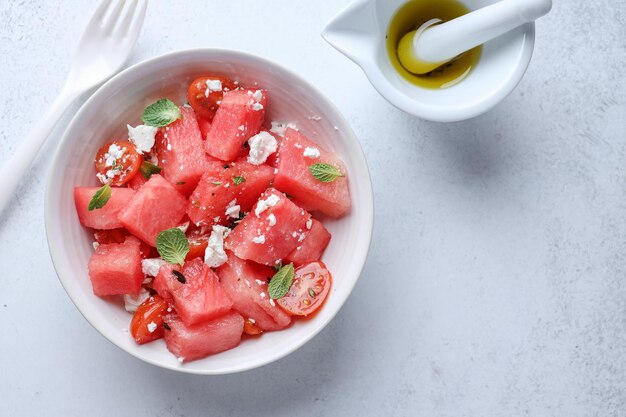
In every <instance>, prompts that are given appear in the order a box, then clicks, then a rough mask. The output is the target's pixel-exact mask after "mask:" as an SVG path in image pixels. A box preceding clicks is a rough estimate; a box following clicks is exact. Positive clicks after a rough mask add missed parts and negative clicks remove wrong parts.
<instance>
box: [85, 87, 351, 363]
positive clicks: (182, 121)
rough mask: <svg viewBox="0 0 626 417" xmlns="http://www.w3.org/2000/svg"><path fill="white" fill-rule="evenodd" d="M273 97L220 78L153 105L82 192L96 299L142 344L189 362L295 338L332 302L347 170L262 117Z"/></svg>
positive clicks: (292, 130) (106, 150)
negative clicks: (278, 337) (296, 324)
mask: <svg viewBox="0 0 626 417" xmlns="http://www.w3.org/2000/svg"><path fill="white" fill-rule="evenodd" d="M270 97H271V93H270V92H269V91H267V90H265V89H263V88H257V87H254V88H246V87H245V86H242V85H240V84H239V83H238V82H237V81H233V80H231V79H229V78H228V77H225V76H222V75H207V76H204V77H200V78H197V79H195V80H194V81H193V82H192V83H191V84H190V85H189V87H188V91H187V98H188V103H186V104H184V105H182V106H178V105H177V104H175V103H174V102H173V101H171V100H169V99H167V98H163V99H160V100H158V101H156V102H155V103H153V104H151V105H150V106H148V107H147V108H146V109H145V111H144V113H143V115H142V118H141V119H142V123H141V124H137V125H135V126H131V125H127V129H128V136H127V137H123V138H115V140H112V141H110V142H109V143H106V144H104V146H102V147H101V149H100V150H99V151H98V152H97V154H96V155H95V160H94V163H95V176H96V178H97V179H98V181H99V182H100V183H101V184H102V186H100V187H76V188H75V189H74V199H75V204H76V211H77V214H78V218H79V220H80V222H81V224H82V225H83V226H84V227H86V228H89V229H90V230H91V231H92V232H93V234H94V239H95V241H94V249H95V251H94V253H93V254H92V256H91V258H90V260H89V264H88V275H89V278H90V280H91V284H92V288H93V292H94V294H95V295H97V296H100V297H106V298H108V299H113V300H112V301H114V299H115V298H120V299H122V298H123V302H124V306H125V308H126V310H127V311H128V312H130V313H131V314H132V317H129V320H130V325H129V334H130V335H131V336H132V338H133V339H134V340H135V341H136V342H137V343H138V344H144V343H149V342H152V341H155V340H157V339H164V341H165V344H166V346H167V348H168V349H169V350H170V351H171V352H172V353H173V354H174V355H176V357H177V358H178V360H179V361H180V362H181V363H183V362H188V361H193V360H196V359H200V358H204V357H206V356H208V355H212V354H216V353H219V352H222V351H225V350H228V349H232V348H234V347H236V346H237V345H239V343H240V342H241V340H242V338H243V337H259V335H261V334H262V333H265V332H271V331H279V330H284V329H286V328H288V327H289V326H290V325H291V323H292V322H293V321H294V320H297V319H298V318H300V319H302V318H304V317H307V316H310V315H311V314H313V313H315V312H316V311H317V310H318V309H319V308H320V307H321V306H322V305H323V303H324V301H325V299H326V297H327V296H328V294H329V291H330V287H331V284H332V277H331V273H330V271H329V270H328V269H327V267H326V266H325V265H324V263H323V262H322V261H321V257H322V254H323V253H324V250H325V249H326V247H327V245H328V243H329V242H330V240H331V234H330V233H329V231H328V230H327V229H326V227H324V224H323V221H322V220H323V219H324V218H339V217H341V216H343V215H344V214H346V213H347V212H348V211H349V210H350V194H349V189H348V179H347V177H346V169H345V166H344V164H343V162H342V161H341V160H340V159H339V157H338V156H337V155H336V154H334V153H333V152H332V151H330V150H328V149H324V148H322V147H321V146H320V145H319V144H317V143H315V142H314V141H313V140H311V139H310V138H309V137H307V136H306V135H305V134H304V133H303V132H300V131H299V130H298V128H297V126H296V125H295V124H293V123H282V122H276V121H272V120H267V119H266V117H265V115H266V110H267V109H268V107H270V106H271V105H272V104H271V98H270Z"/></svg>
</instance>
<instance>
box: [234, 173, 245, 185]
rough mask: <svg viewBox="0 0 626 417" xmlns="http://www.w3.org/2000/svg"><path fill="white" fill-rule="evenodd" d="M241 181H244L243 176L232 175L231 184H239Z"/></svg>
mask: <svg viewBox="0 0 626 417" xmlns="http://www.w3.org/2000/svg"><path fill="white" fill-rule="evenodd" d="M242 182H246V179H245V178H244V177H241V176H239V175H237V176H234V177H233V184H235V185H239V184H241V183H242Z"/></svg>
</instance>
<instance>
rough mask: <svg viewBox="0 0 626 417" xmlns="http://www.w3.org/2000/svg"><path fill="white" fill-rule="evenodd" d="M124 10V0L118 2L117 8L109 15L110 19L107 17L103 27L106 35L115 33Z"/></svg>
mask: <svg viewBox="0 0 626 417" xmlns="http://www.w3.org/2000/svg"><path fill="white" fill-rule="evenodd" d="M123 8H124V0H117V2H116V4H115V6H114V7H113V10H112V11H111V14H110V15H109V17H107V20H106V21H105V22H104V24H103V25H102V30H104V31H105V32H106V33H110V32H111V31H113V28H114V27H115V23H117V21H118V19H119V16H120V13H121V12H122V9H123Z"/></svg>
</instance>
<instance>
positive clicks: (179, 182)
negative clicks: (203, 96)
mask: <svg viewBox="0 0 626 417" xmlns="http://www.w3.org/2000/svg"><path fill="white" fill-rule="evenodd" d="M180 113H181V115H182V119H179V120H176V121H175V122H174V123H172V124H171V125H169V126H167V127H165V128H163V129H162V130H161V133H162V134H160V135H158V139H159V142H158V144H157V149H158V155H159V165H160V166H161V167H162V168H163V171H162V172H161V175H163V176H164V177H165V179H167V180H168V181H169V182H170V183H172V185H174V187H176V190H178V191H179V192H180V193H182V194H183V195H185V196H187V195H189V194H190V193H191V192H192V191H193V189H194V188H196V185H198V181H200V177H201V176H202V174H203V173H204V171H205V170H206V169H207V167H208V165H209V161H210V160H211V158H209V156H208V155H207V154H206V153H205V152H204V144H203V141H202V134H201V133H200V129H199V127H198V121H197V120H196V115H195V113H194V111H193V109H192V108H191V107H185V106H182V107H181V108H180Z"/></svg>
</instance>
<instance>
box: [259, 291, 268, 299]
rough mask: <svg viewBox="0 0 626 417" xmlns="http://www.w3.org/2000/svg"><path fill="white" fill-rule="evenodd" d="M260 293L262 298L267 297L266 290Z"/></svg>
mask: <svg viewBox="0 0 626 417" xmlns="http://www.w3.org/2000/svg"><path fill="white" fill-rule="evenodd" d="M259 295H260V296H261V298H265V297H267V295H266V294H265V293H264V292H262V293H261V294H259Z"/></svg>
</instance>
